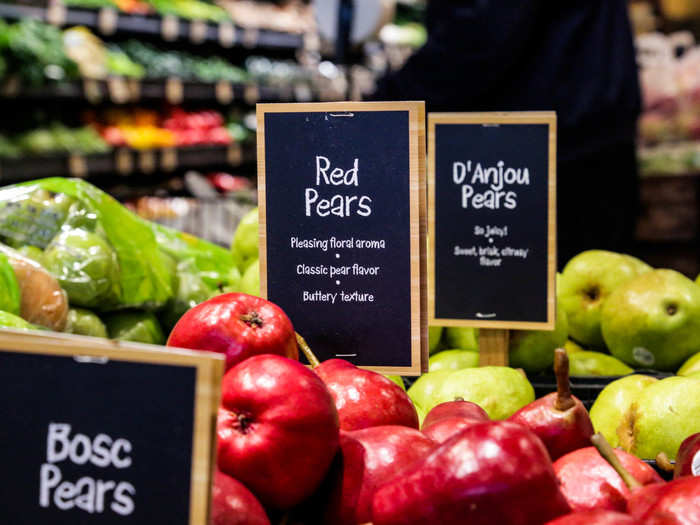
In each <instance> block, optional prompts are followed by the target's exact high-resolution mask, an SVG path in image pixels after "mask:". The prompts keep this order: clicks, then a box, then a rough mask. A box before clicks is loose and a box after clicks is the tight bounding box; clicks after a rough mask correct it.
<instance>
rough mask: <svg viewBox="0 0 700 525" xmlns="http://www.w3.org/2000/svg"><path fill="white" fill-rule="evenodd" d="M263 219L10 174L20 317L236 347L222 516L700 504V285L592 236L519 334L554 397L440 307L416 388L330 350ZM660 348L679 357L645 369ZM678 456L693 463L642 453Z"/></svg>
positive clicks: (216, 511)
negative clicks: (143, 209) (544, 322)
mask: <svg viewBox="0 0 700 525" xmlns="http://www.w3.org/2000/svg"><path fill="white" fill-rule="evenodd" d="M257 218H258V213H257V209H253V210H251V211H250V213H249V214H248V215H247V216H246V217H245V218H244V219H243V220H242V221H241V222H240V224H239V226H238V228H237V230H236V232H235V234H234V235H233V238H232V242H231V249H230V250H227V249H224V248H221V247H218V246H214V245H211V244H209V243H207V242H205V241H202V240H201V239H197V238H195V237H191V236H188V235H185V234H181V233H178V232H176V231H174V230H170V229H168V228H165V227H163V226H160V225H157V224H154V223H150V222H148V221H146V220H143V219H141V218H138V217H137V216H135V215H134V214H133V213H132V212H130V211H128V210H127V209H126V208H124V207H123V206H121V205H120V204H118V203H117V202H116V201H114V200H113V199H112V198H111V197H109V196H107V195H106V194H104V193H103V192H101V191H100V190H98V189H96V188H94V187H93V186H91V185H90V184H88V183H86V182H85V181H81V180H73V179H43V180H40V181H36V182H33V183H26V184H21V185H16V186H10V187H7V188H4V189H1V190H0V241H2V242H3V243H4V244H3V246H2V247H0V248H1V249H0V283H1V284H2V287H3V288H2V294H0V300H1V302H0V304H2V306H3V308H4V309H5V310H3V311H0V324H1V325H2V326H5V327H6V328H13V329H19V330H35V329H40V328H42V329H50V330H55V331H64V332H67V333H72V334H78V335H89V336H92V337H109V338H112V339H118V340H126V341H137V342H142V343H154V344H163V343H164V342H165V341H166V336H167V344H168V345H170V346H173V347H184V348H191V349H194V350H207V351H214V352H219V353H222V354H224V355H225V357H226V370H227V371H226V374H225V376H224V379H223V384H222V389H223V390H222V398H221V405H220V409H219V412H218V422H217V434H218V445H217V461H216V465H217V470H216V473H215V476H214V482H213V488H212V495H213V498H212V505H213V506H212V511H211V516H212V523H215V524H218V525H223V524H226V523H230V520H232V519H236V520H238V521H239V522H240V521H241V520H243V521H242V522H243V523H260V524H268V523H269V524H277V523H280V522H281V521H285V522H286V523H292V524H306V523H328V524H331V523H332V524H364V523H373V524H385V525H394V524H396V525H399V524H416V525H418V524H426V523H448V524H451V523H454V524H458V523H459V524H461V523H464V522H465V520H467V521H468V522H469V523H472V522H473V523H499V524H500V523H503V524H513V525H516V524H517V525H520V524H525V525H527V524H532V525H538V524H546V523H598V522H600V523H625V522H631V523H640V524H642V525H652V524H658V523H661V522H660V521H658V520H659V519H660V518H659V517H660V516H664V517H665V518H667V517H668V516H675V518H673V519H674V520H675V521H673V520H672V521H668V523H674V524H676V523H678V524H680V523H692V522H687V521H683V520H685V519H687V518H688V517H689V516H690V517H692V516H697V517H699V518H700V511H698V509H699V508H700V505H697V502H698V501H700V477H698V478H696V477H693V475H695V474H697V473H698V470H697V468H696V466H697V465H696V463H697V459H696V455H697V454H698V450H700V437H698V436H700V419H699V418H697V417H696V415H697V414H698V412H699V411H700V381H698V379H697V377H700V376H698V375H694V374H697V373H698V372H699V371H700V348H696V347H695V346H693V344H692V342H693V341H694V340H695V339H696V337H695V336H694V334H695V331H696V327H695V322H696V321H695V319H697V317H698V315H697V312H696V308H697V305H698V304H700V299H699V298H698V297H700V287H699V285H698V284H696V283H694V282H693V281H691V280H689V279H687V278H685V277H683V276H681V275H680V274H677V273H675V272H672V271H670V270H664V269H653V268H651V267H650V266H648V265H646V264H644V263H643V262H641V261H639V260H637V259H634V258H632V257H629V256H627V255H622V254H615V253H612V252H602V251H593V252H584V253H582V254H580V255H578V256H577V257H575V258H574V259H572V260H571V261H570V262H569V264H567V265H566V267H565V268H564V271H563V272H562V274H561V275H560V276H559V283H560V287H559V288H560V293H559V298H558V310H559V313H560V316H559V323H558V324H557V327H556V329H555V330H554V331H552V332H539V331H533V332H522V333H515V334H514V337H513V338H512V341H511V347H510V354H511V356H512V357H513V358H514V359H513V360H514V361H515V360H518V359H519V360H520V361H519V362H518V364H519V365H521V366H522V368H523V369H525V371H526V372H527V373H528V374H529V377H530V378H532V377H537V375H538V374H543V373H547V369H551V368H552V367H553V369H554V372H555V377H556V384H557V386H556V391H555V392H552V393H550V394H548V395H546V396H543V397H540V398H539V399H536V397H535V392H534V388H533V386H532V384H531V383H530V381H529V379H528V376H526V374H525V373H523V370H522V369H521V370H518V369H516V368H510V367H498V366H486V367H478V360H479V331H478V330H476V329H471V328H455V327H431V330H430V335H431V340H430V346H431V352H432V355H431V360H430V368H431V370H430V371H429V372H428V373H425V374H423V375H422V376H421V377H419V378H417V379H416V380H415V382H413V384H412V385H411V386H410V388H408V390H407V391H406V390H404V388H403V380H402V379H401V378H400V377H392V378H389V377H386V376H383V375H381V374H379V373H376V372H372V371H369V370H365V369H360V368H357V367H356V366H354V365H353V364H351V363H350V362H348V361H345V360H342V359H330V360H327V361H324V362H322V363H319V362H318V360H317V359H316V357H315V356H314V354H313V349H311V348H309V347H308V345H307V344H306V342H305V341H304V339H303V337H302V335H300V334H297V333H296V332H295V330H294V327H293V321H292V320H290V319H289V318H288V317H287V315H286V314H285V312H283V311H282V310H281V309H280V308H279V307H277V306H276V305H274V304H273V303H270V302H269V301H266V300H264V299H262V298H260V297H257V296H256V295H259V281H256V279H255V278H254V276H255V275H257V273H258V266H259V261H258V249H257V246H258V245H257V239H258V222H257ZM602 270H604V271H602ZM244 288H245V291H248V292H251V293H243V291H242V290H243V289H244ZM696 295H697V296H698V297H696ZM17 314H19V315H17ZM624 323H627V325H628V326H629V327H630V329H629V330H627V331H626V332H625V331H624V330H622V329H620V328H619V327H620V326H621V325H622V324H624ZM570 338H571V339H570ZM669 341H670V343H669ZM630 347H631V348H632V350H631V351H629V348H630ZM591 348H594V349H595V350H590V349H591ZM640 348H641V349H643V351H642V350H640ZM607 351H609V352H612V353H613V354H614V355H616V356H617V358H616V357H613V355H610V354H608V353H605V352H607ZM547 353H549V357H547V355H546V354H547ZM300 354H303V355H304V356H305V357H306V358H307V360H308V362H309V363H310V365H311V366H310V367H307V366H304V365H302V364H301V363H300V362H299V358H300ZM650 356H651V357H650ZM530 358H531V359H530ZM529 359H530V360H529ZM610 360H612V361H610ZM625 363H626V364H625ZM529 365H531V366H529ZM651 367H655V368H657V369H666V370H674V371H677V372H679V374H680V375H677V376H670V377H661V376H659V378H657V377H654V376H651V375H642V374H641V373H639V372H636V373H635V371H638V370H641V369H643V368H651ZM577 373H580V374H587V375H589V374H605V375H624V377H620V378H619V379H617V380H615V381H612V382H610V383H609V385H608V386H607V387H606V388H605V389H603V390H602V392H601V393H600V395H599V397H598V399H597V400H596V401H595V403H594V404H593V406H592V408H591V410H590V413H589V412H588V410H587V408H586V406H585V405H584V404H583V403H582V402H581V400H580V399H578V398H577V397H576V395H574V394H572V389H571V383H570V381H569V375H571V376H573V377H574V380H575V374H577ZM574 385H575V383H574ZM594 432H599V433H600V434H597V435H594ZM606 438H607V440H608V441H609V442H610V444H612V446H616V447H619V448H617V449H616V450H612V449H611V448H610V445H609V444H608V442H607V441H605V439H606ZM592 442H594V446H592ZM300 451H303V453H300ZM657 457H658V458H659V463H658V464H659V465H665V466H666V467H667V468H669V469H675V470H676V480H674V481H671V482H668V483H666V482H664V481H663V479H662V477H661V476H660V475H659V473H657V471H656V470H655V469H654V468H653V467H651V466H649V465H648V464H647V463H645V462H644V461H642V460H649V459H654V458H657ZM674 460H675V465H674V464H673V463H671V462H673V461H674ZM694 465H695V466H694ZM694 469H695V470H694ZM667 476H670V474H667ZM435 501H439V502H441V503H440V505H434V504H433V502H435ZM693 502H694V503H693ZM693 505H694V506H693ZM234 517H235V518H234ZM688 519H689V518H688ZM693 519H695V518H693ZM587 520H601V521H587ZM630 520H632V521H630ZM664 523H666V522H664Z"/></svg>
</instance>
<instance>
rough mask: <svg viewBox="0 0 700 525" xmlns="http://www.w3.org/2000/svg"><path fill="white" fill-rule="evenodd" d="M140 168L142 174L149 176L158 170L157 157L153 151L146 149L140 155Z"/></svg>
mask: <svg viewBox="0 0 700 525" xmlns="http://www.w3.org/2000/svg"><path fill="white" fill-rule="evenodd" d="M139 168H140V169H141V171H142V172H144V173H146V174H149V173H153V172H154V171H155V170H156V156H155V153H153V150H150V149H146V150H143V151H141V153H140V154H139Z"/></svg>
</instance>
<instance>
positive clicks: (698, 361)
mask: <svg viewBox="0 0 700 525" xmlns="http://www.w3.org/2000/svg"><path fill="white" fill-rule="evenodd" d="M695 372H700V352H698V353H697V354H694V355H692V356H690V357H689V358H688V360H687V361H686V362H685V363H683V365H682V366H681V367H680V368H679V369H678V372H676V374H678V375H679V376H688V375H691V374H694V373H695Z"/></svg>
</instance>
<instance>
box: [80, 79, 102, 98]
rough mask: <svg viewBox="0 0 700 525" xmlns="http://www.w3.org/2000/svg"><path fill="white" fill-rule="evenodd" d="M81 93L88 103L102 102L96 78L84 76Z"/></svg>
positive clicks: (100, 89) (100, 90)
mask: <svg viewBox="0 0 700 525" xmlns="http://www.w3.org/2000/svg"><path fill="white" fill-rule="evenodd" d="M83 93H84V94H85V98H86V99H87V101H88V102H89V103H90V104H99V103H100V102H102V88H101V87H100V83H99V82H97V80H93V79H92V78H86V79H84V80H83Z"/></svg>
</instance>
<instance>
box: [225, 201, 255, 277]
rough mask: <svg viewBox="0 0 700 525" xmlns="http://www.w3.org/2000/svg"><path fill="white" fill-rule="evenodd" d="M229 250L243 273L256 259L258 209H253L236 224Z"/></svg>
mask: <svg viewBox="0 0 700 525" xmlns="http://www.w3.org/2000/svg"><path fill="white" fill-rule="evenodd" d="M231 250H232V251H233V253H234V258H235V259H236V260H237V261H238V268H239V269H240V270H241V271H242V272H243V271H245V270H246V269H247V268H248V266H250V263H251V262H252V261H253V260H254V259H256V258H257V257H258V209H257V208H253V209H252V210H250V211H249V212H248V213H246V214H245V215H244V216H243V218H242V219H241V222H239V223H238V226H237V227H236V231H235V233H234V234H233V242H232V243H231Z"/></svg>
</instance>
